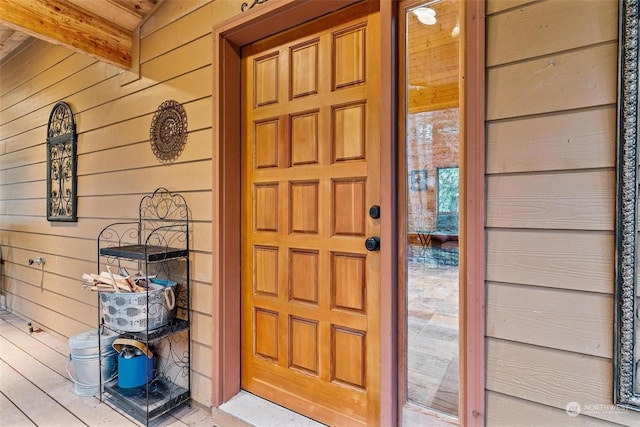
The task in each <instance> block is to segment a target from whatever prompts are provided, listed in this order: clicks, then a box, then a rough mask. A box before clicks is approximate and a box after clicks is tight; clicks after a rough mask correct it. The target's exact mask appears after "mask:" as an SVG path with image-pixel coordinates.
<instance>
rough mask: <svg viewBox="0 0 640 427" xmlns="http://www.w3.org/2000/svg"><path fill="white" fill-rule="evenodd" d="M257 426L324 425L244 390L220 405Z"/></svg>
mask: <svg viewBox="0 0 640 427" xmlns="http://www.w3.org/2000/svg"><path fill="white" fill-rule="evenodd" d="M218 409H220V410H221V411H224V412H226V413H228V414H230V415H233V416H234V417H236V418H239V419H241V420H243V421H245V422H247V423H249V424H251V425H253V426H255V427H284V426H296V427H324V426H325V425H324V424H321V423H319V422H317V421H314V420H312V419H311V418H307V417H305V416H304V415H300V414H298V413H297V412H293V411H291V410H289V409H287V408H285V407H283V406H280V405H276V404H275V403H272V402H269V401H268V400H266V399H263V398H261V397H258V396H256V395H255V394H252V393H249V392H247V391H244V390H240V393H238V394H236V395H235V396H233V397H232V398H231V400H229V401H228V402H226V403H224V404H222V405H220V406H219V407H218Z"/></svg>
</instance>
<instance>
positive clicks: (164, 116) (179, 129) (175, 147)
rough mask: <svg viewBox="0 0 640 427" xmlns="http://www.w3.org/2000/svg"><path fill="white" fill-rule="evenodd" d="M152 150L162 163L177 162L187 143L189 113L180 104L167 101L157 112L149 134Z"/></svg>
mask: <svg viewBox="0 0 640 427" xmlns="http://www.w3.org/2000/svg"><path fill="white" fill-rule="evenodd" d="M149 140H150V142H151V150H153V154H155V156H156V157H157V158H158V160H160V161H161V162H162V163H171V162H173V161H175V160H176V159H177V158H178V157H179V156H180V154H181V153H182V150H184V146H185V144H186V143H187V113H186V112H185V111H184V108H183V107H182V105H180V103H179V102H177V101H173V100H169V101H165V102H163V103H162V104H160V106H159V107H158V109H157V110H156V112H155V114H154V115H153V120H152V121H151V131H150V133H149Z"/></svg>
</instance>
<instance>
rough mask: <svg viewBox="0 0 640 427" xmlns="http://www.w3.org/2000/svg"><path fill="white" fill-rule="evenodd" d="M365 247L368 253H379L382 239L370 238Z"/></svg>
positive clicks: (365, 242)
mask: <svg viewBox="0 0 640 427" xmlns="http://www.w3.org/2000/svg"><path fill="white" fill-rule="evenodd" d="M364 247H365V248H367V250H368V251H379V250H380V238H379V237H378V236H374V237H369V238H368V239H367V240H365V241H364Z"/></svg>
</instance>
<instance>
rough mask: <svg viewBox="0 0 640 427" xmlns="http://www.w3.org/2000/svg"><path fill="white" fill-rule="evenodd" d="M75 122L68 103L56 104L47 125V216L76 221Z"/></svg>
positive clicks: (53, 219) (59, 219)
mask: <svg viewBox="0 0 640 427" xmlns="http://www.w3.org/2000/svg"><path fill="white" fill-rule="evenodd" d="M77 144H78V135H77V134H76V122H75V119H74V117H73V111H71V107H70V106H69V104H67V103H66V102H62V101H60V102H58V103H56V105H54V106H53V110H51V115H50V116H49V123H48V125H47V219H48V220H49V221H77V220H78V217H77V212H76V209H77V189H76V185H77V164H76V155H77Z"/></svg>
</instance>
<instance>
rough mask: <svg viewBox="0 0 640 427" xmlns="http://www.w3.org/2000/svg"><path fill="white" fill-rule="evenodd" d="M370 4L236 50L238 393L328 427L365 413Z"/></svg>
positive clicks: (372, 310) (368, 407)
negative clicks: (238, 106)
mask: <svg viewBox="0 0 640 427" xmlns="http://www.w3.org/2000/svg"><path fill="white" fill-rule="evenodd" d="M375 3H376V2H364V3H359V4H357V5H355V6H351V7H349V8H347V9H345V10H342V11H338V12H335V13H334V14H332V15H329V16H325V17H323V18H320V19H318V20H315V21H312V22H310V23H308V24H305V25H303V26H300V27H297V28H294V29H292V30H289V31H286V32H285V33H281V34H278V35H276V36H273V37H270V38H268V39H265V40H261V41H258V42H255V43H253V44H251V45H248V46H245V47H243V49H242V88H243V96H242V132H243V134H242V144H243V145H242V219H241V220H242V243H241V244H242V258H241V259H242V291H241V292H242V293H241V298H242V304H241V308H242V337H241V342H242V349H241V370H242V372H241V383H242V388H244V389H246V390H248V391H250V392H252V393H255V394H258V395H260V396H262V397H264V398H266V399H269V400H271V401H273V402H276V403H278V404H281V405H283V406H285V407H288V408H290V409H292V410H294V411H297V412H300V413H303V414H305V415H307V416H310V417H312V418H314V419H317V420H319V421H321V422H324V423H328V424H331V425H359V424H362V425H364V424H377V423H378V420H379V418H378V417H379V410H380V408H379V405H380V403H379V402H380V359H379V357H380V356H379V355H380V326H379V325H380V301H379V295H380V253H379V252H377V251H375V250H374V251H368V250H367V249H365V241H366V239H367V238H370V237H374V236H378V235H379V233H380V219H377V218H374V217H375V216H376V215H375V214H374V215H370V208H371V207H372V206H375V205H379V204H380V141H379V131H378V127H379V119H378V116H377V114H378V111H379V105H378V102H379V101H378V97H377V94H376V93H375V91H376V88H378V87H379V69H380V67H379V41H378V39H379V37H378V34H379V33H378V27H379V12H378V10H376V9H375V8H376V7H377V6H376V4H375ZM383 244H384V243H383Z"/></svg>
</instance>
